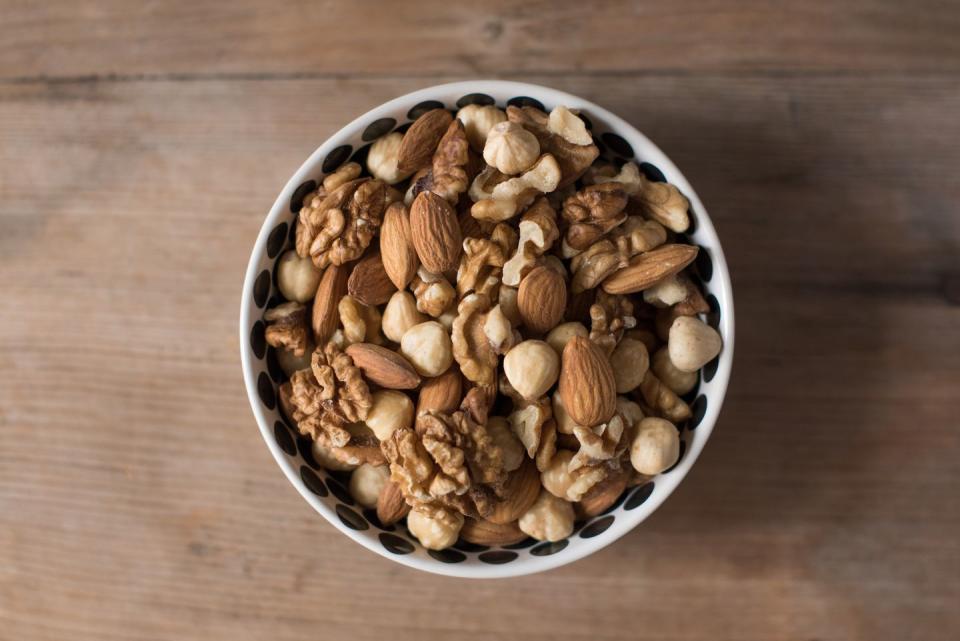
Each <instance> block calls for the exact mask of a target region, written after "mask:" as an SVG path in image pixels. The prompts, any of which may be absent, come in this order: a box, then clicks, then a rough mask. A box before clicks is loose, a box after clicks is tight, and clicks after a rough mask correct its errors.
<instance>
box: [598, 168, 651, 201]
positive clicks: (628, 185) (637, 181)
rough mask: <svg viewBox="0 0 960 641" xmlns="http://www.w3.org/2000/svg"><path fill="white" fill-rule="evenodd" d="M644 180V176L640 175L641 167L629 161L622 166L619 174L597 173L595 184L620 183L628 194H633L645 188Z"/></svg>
mask: <svg viewBox="0 0 960 641" xmlns="http://www.w3.org/2000/svg"><path fill="white" fill-rule="evenodd" d="M643 181H644V178H643V176H641V175H640V168H639V167H637V165H636V163H632V162H628V163H626V164H625V165H624V166H623V167H621V168H620V172H619V173H618V174H616V175H614V176H610V177H609V178H608V177H607V176H604V175H602V174H595V175H594V180H593V184H595V185H599V184H600V183H620V184H621V185H623V190H624V191H625V192H627V195H628V196H632V195H634V194H636V193H638V192H639V191H640V190H641V189H643Z"/></svg>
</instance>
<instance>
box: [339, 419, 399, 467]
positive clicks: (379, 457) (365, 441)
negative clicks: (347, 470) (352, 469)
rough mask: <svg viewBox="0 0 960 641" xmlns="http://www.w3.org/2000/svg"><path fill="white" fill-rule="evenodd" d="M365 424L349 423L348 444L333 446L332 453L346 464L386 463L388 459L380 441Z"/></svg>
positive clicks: (376, 464)
mask: <svg viewBox="0 0 960 641" xmlns="http://www.w3.org/2000/svg"><path fill="white" fill-rule="evenodd" d="M363 427H364V426H363V425H349V426H347V431H348V432H350V440H349V441H347V444H346V445H343V446H340V447H331V448H330V454H331V455H332V456H333V457H334V458H335V459H337V460H338V461H340V462H341V463H343V464H345V465H351V466H352V465H375V466H380V465H386V463H387V459H386V458H385V457H384V456H383V452H382V451H381V449H380V441H379V440H377V437H376V436H374V435H373V433H372V432H370V430H369V429H362V428H363Z"/></svg>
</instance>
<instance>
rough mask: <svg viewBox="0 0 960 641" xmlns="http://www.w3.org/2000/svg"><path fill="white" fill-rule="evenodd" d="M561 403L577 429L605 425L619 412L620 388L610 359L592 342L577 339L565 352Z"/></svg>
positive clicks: (572, 341) (582, 338)
mask: <svg viewBox="0 0 960 641" xmlns="http://www.w3.org/2000/svg"><path fill="white" fill-rule="evenodd" d="M559 391H560V400H561V401H563V407H564V409H566V410H567V414H569V415H570V418H572V419H573V422H574V423H576V424H577V425H586V426H593V425H600V424H601V423H606V422H607V421H609V420H610V417H612V416H613V413H614V412H615V411H616V409H617V386H616V383H615V382H614V378H613V368H612V367H610V359H608V358H607V356H606V355H605V354H604V353H603V352H602V351H601V350H600V348H599V347H597V346H596V345H595V344H594V342H593V341H591V340H590V339H589V338H584V337H583V336H574V337H573V338H571V339H570V340H569V341H568V342H567V345H566V347H564V348H563V358H562V361H561V363H560V386H559Z"/></svg>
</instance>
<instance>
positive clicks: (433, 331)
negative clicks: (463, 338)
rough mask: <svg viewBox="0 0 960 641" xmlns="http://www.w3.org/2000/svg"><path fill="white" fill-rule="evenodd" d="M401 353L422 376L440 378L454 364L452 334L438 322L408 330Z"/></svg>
mask: <svg viewBox="0 0 960 641" xmlns="http://www.w3.org/2000/svg"><path fill="white" fill-rule="evenodd" d="M400 353H401V354H403V355H404V356H406V357H407V360H408V361H410V363H411V364H412V365H413V368H414V369H415V370H417V373H418V374H420V375H421V376H439V375H440V374H442V373H443V372H445V371H446V370H447V368H448V367H450V365H451V364H452V363H453V344H452V343H451V342H450V334H448V333H447V330H446V329H445V328H444V326H443V325H441V324H440V323H438V322H437V321H427V322H425V323H420V324H419V325H414V326H413V327H411V328H410V329H408V330H407V331H406V332H405V333H404V334H403V337H402V338H401V339H400Z"/></svg>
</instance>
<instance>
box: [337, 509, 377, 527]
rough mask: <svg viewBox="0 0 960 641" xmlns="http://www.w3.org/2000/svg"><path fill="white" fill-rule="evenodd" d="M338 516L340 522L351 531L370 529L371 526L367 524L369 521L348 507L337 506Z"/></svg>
mask: <svg viewBox="0 0 960 641" xmlns="http://www.w3.org/2000/svg"><path fill="white" fill-rule="evenodd" d="M337 516H339V517H340V521H341V522H342V523H343V524H344V525H346V526H347V527H348V528H350V529H351V530H367V529H370V525H369V524H368V523H367V520H366V519H364V518H363V517H362V516H360V515H359V514H357V513H356V512H354V511H353V510H351V509H350V508H348V507H347V506H346V505H338V506H337Z"/></svg>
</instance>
